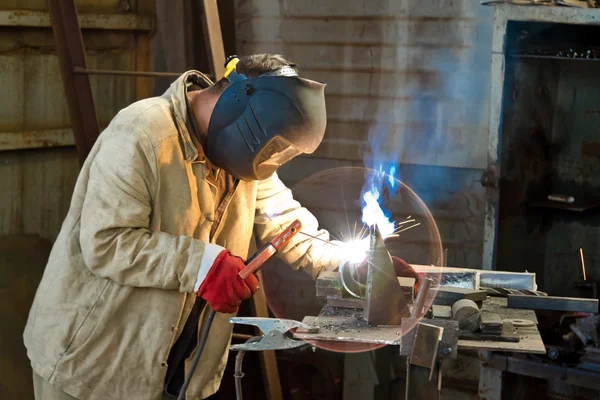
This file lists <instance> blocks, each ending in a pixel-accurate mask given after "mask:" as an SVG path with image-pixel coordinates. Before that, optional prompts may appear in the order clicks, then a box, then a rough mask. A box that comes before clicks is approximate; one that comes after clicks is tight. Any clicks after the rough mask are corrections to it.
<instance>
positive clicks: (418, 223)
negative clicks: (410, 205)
mask: <svg viewBox="0 0 600 400" xmlns="http://www.w3.org/2000/svg"><path fill="white" fill-rule="evenodd" d="M419 225H421V223H420V222H417V223H416V224H414V225H412V226H409V227H408V228H404V229H402V230H399V231H397V232H394V233H396V234H399V233H402V232H406V231H407V230H409V229H412V228H416V227H417V226H419Z"/></svg>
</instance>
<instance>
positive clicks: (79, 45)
mask: <svg viewBox="0 0 600 400" xmlns="http://www.w3.org/2000/svg"><path fill="white" fill-rule="evenodd" d="M48 4H49V6H50V15H51V19H52V30H53V32H54V38H55V40H56V51H57V53H58V59H59V62H60V70H61V74H62V79H63V86H64V88H65V95H66V99H67V106H68V108H69V116H70V117H71V125H72V127H73V135H74V136H75V144H76V146H77V155H78V158H79V162H80V163H81V164H83V162H84V161H85V158H86V157H87V155H88V153H89V151H90V150H91V148H92V146H93V145H94V142H95V141H96V139H97V138H98V135H99V134H100V129H99V128H98V118H97V116H96V108H95V106H94V98H93V96H92V87H91V85H90V79H89V77H88V76H87V75H86V74H75V73H74V70H75V68H82V69H84V70H86V69H87V64H86V60H85V49H84V47H83V38H82V35H81V29H80V28H79V20H78V18H77V10H76V9H75V3H74V1H73V0H49V1H48Z"/></svg>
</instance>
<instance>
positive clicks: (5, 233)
mask: <svg viewBox="0 0 600 400" xmlns="http://www.w3.org/2000/svg"><path fill="white" fill-rule="evenodd" d="M75 3H76V6H77V8H78V11H79V13H80V15H81V16H82V17H84V18H83V19H82V20H81V27H82V31H83V38H84V43H85V46H86V50H87V61H88V68H90V69H116V70H135V69H136V68H137V69H141V70H144V69H146V70H147V69H149V67H148V66H147V65H149V58H148V55H149V53H148V49H149V44H150V32H151V30H152V29H153V25H154V17H153V14H154V4H153V0H138V1H119V0H80V1H76V2H75ZM127 5H129V6H130V9H129V10H127V7H126V6H127ZM134 13H135V14H134ZM124 14H127V15H129V16H130V17H129V18H122V17H123V15H124ZM90 80H91V85H92V90H93V95H94V100H95V102H96V111H97V114H98V118H99V123H100V126H101V127H104V126H106V125H107V124H108V123H109V121H110V120H111V119H112V118H113V116H114V115H115V114H116V113H117V112H118V111H119V110H120V109H121V108H123V107H125V106H127V105H128V104H130V103H131V102H133V101H135V100H136V99H137V98H141V97H146V96H147V95H148V94H149V93H150V90H151V85H152V81H151V80H147V79H144V78H139V79H136V78H129V77H116V76H106V75H102V76H91V78H90ZM0 87H1V88H2V97H1V98H0V177H1V178H0V193H1V195H0V304H2V307H1V310H0V311H1V312H0V326H2V327H3V330H2V334H1V335H0V354H2V357H0V372H1V373H2V377H3V378H2V381H1V382H0V398H14V399H17V398H18V399H30V398H33V392H32V391H33V388H32V386H31V369H30V366H29V361H28V360H27V358H26V355H25V348H24V347H23V345H22V332H23V329H24V326H25V321H26V319H27V315H28V313H29V308H30V306H31V301H32V300H33V294H34V292H35V290H36V288H37V283H38V282H39V279H40V278H41V274H42V272H43V269H44V267H45V264H46V261H47V258H48V255H49V251H50V248H51V245H52V242H53V241H54V239H55V238H56V236H57V234H58V231H59V230H60V227H61V224H62V222H63V219H64V217H65V215H66V213H67V210H68V207H69V203H70V201H71V195H72V191H73V187H74V185H75V180H76V178H77V174H78V172H79V165H78V162H77V156H76V151H75V148H74V139H73V134H72V131H71V129H70V120H69V115H68V110H67V106H66V102H65V98H64V89H63V83H62V78H61V74H60V69H59V62H58V58H57V55H56V49H55V43H54V37H53V34H52V29H51V25H50V18H49V14H48V11H47V8H46V0H8V1H7V0H5V1H2V2H1V4H0ZM5 327H6V329H5Z"/></svg>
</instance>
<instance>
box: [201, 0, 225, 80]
mask: <svg viewBox="0 0 600 400" xmlns="http://www.w3.org/2000/svg"><path fill="white" fill-rule="evenodd" d="M202 5H203V9H204V13H203V15H202V17H203V18H202V25H203V28H204V40H205V42H206V50H207V55H208V60H209V62H210V65H211V73H212V74H213V76H214V77H215V81H218V80H219V79H221V78H222V77H223V72H224V71H225V49H224V47H223V35H222V33H221V20H220V19H219V7H218V6H217V0H203V1H202Z"/></svg>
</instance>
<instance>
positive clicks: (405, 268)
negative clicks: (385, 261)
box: [357, 256, 419, 288]
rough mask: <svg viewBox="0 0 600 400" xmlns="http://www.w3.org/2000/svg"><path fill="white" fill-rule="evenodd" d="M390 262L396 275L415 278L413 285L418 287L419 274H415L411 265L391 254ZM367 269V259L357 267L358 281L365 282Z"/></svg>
mask: <svg viewBox="0 0 600 400" xmlns="http://www.w3.org/2000/svg"><path fill="white" fill-rule="evenodd" d="M392 262H393V264H394V271H395V272H396V276H398V277H402V278H415V287H417V288H418V287H419V274H417V272H416V271H415V270H414V269H413V267H411V266H410V265H409V264H408V263H407V262H406V261H404V260H403V259H401V258H398V257H394V256H392ZM368 271H369V267H368V261H365V262H364V263H362V264H361V265H360V266H359V267H358V268H357V274H358V279H359V281H361V282H365V281H366V280H367V274H368Z"/></svg>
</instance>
